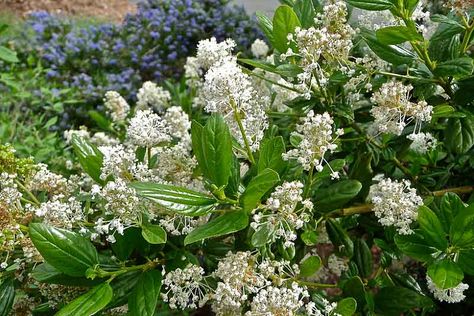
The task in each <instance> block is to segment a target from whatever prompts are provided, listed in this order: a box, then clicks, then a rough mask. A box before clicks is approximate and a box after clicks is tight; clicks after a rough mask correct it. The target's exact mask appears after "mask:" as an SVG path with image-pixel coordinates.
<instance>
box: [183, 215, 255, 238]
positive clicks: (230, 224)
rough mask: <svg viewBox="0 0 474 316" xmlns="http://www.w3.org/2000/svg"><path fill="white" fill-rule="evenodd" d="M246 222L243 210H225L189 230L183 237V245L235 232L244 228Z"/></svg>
mask: <svg viewBox="0 0 474 316" xmlns="http://www.w3.org/2000/svg"><path fill="white" fill-rule="evenodd" d="M248 224H249V216H248V215H247V213H246V212H245V211H231V212H227V213H225V214H224V215H221V216H219V217H216V218H214V219H212V220H210V221H209V222H208V223H206V224H204V225H202V226H199V227H197V228H196V229H194V230H193V231H192V232H190V233H189V234H188V235H187V236H186V238H185V239H184V245H185V246H186V245H189V244H192V243H195V242H197V241H201V240H204V239H208V238H212V237H219V236H224V235H228V234H231V233H235V232H238V231H240V230H242V229H244V228H246V227H247V226H248Z"/></svg>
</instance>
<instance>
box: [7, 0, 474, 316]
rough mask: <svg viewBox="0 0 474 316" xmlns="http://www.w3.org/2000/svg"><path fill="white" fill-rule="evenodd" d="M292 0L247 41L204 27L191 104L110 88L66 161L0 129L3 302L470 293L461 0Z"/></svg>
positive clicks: (324, 302)
mask: <svg viewBox="0 0 474 316" xmlns="http://www.w3.org/2000/svg"><path fill="white" fill-rule="evenodd" d="M286 2H288V4H292V6H289V5H282V6H280V7H278V8H277V10H276V12H275V15H274V17H273V20H270V19H269V18H267V17H265V16H262V15H260V16H259V22H260V25H261V27H262V30H263V31H264V33H265V34H266V37H267V40H268V42H269V43H271V47H269V46H267V45H266V44H264V42H262V41H256V42H255V43H254V44H253V45H252V52H253V55H254V56H255V59H244V58H238V57H240V56H239V55H236V54H235V47H236V43H235V42H234V41H233V40H231V39H227V40H224V41H219V40H217V39H215V38H210V39H207V40H202V41H200V42H199V44H198V45H197V52H196V54H195V56H190V57H188V58H187V60H186V65H185V77H186V84H187V86H186V93H187V95H188V96H192V103H191V104H186V106H184V104H183V107H180V106H176V105H172V104H171V102H170V100H171V98H172V97H171V94H170V93H169V92H167V91H166V90H164V89H163V88H161V87H159V86H158V85H156V84H154V83H152V82H145V83H144V84H143V86H142V88H141V89H139V91H138V92H137V94H136V95H137V100H136V102H134V103H131V102H130V103H128V102H127V100H126V99H125V98H123V97H122V96H121V95H120V93H118V92H116V91H109V92H107V93H106V94H105V97H104V100H103V103H104V108H105V109H106V112H107V117H101V118H100V121H101V124H100V126H101V128H102V130H100V131H98V130H87V129H86V128H82V129H79V130H69V131H66V132H65V135H64V137H65V139H66V141H67V142H68V143H69V144H70V145H71V146H72V148H73V149H74V153H75V160H74V161H70V162H68V163H67V166H66V167H67V168H68V169H69V174H71V175H69V176H64V175H61V174H57V173H53V172H51V171H50V170H49V169H48V167H47V166H46V165H44V164H39V165H35V164H34V163H33V161H32V160H30V159H20V158H18V157H16V156H15V153H14V150H13V149H12V148H11V147H10V146H2V147H0V162H1V163H0V173H1V178H2V179H1V182H0V220H1V223H2V225H1V227H2V232H1V234H0V245H1V247H2V253H1V256H2V257H1V258H0V261H1V262H2V263H1V268H2V269H3V270H1V275H0V276H1V280H2V282H1V285H0V297H1V298H2V300H1V305H0V307H1V308H2V309H1V310H0V311H2V313H3V314H8V313H10V310H12V313H13V314H22V313H28V312H31V311H33V312H35V313H37V312H38V313H39V312H45V313H53V312H56V311H57V314H56V315H92V314H96V313H99V312H101V313H103V314H105V315H125V314H128V315H154V314H155V312H156V311H157V310H159V311H160V313H163V314H173V313H178V314H179V315H182V314H184V313H187V312H193V311H196V310H200V312H202V313H204V314H216V315H318V316H319V315H342V316H345V315H354V314H357V315H375V314H378V315H402V314H420V315H427V314H438V315H444V314H459V315H462V314H465V312H470V311H472V308H473V306H472V300H470V299H466V297H470V298H471V297H472V294H471V293H472V292H471V291H472V275H474V270H473V267H472V262H474V238H473V236H474V203H473V196H474V195H473V191H474V186H473V183H472V179H471V178H472V177H470V176H469V175H472V174H473V166H474V161H473V158H472V157H473V155H472V153H473V147H474V130H473V128H474V124H473V123H472V122H473V113H472V109H471V108H470V107H472V105H473V101H474V97H473V95H472V89H470V88H472V85H473V75H472V73H473V67H474V66H473V60H472V57H471V52H472V42H473V41H472V37H473V33H474V18H473V16H474V10H472V8H471V7H469V6H468V5H467V3H468V2H465V1H449V2H447V3H446V6H447V8H449V9H450V12H449V14H447V15H437V16H433V17H431V20H430V19H428V15H429V14H428V11H427V9H426V4H425V2H423V1H408V0H406V1H392V0H374V1H366V0H348V1H347V3H346V2H344V1H340V0H329V1H327V2H325V3H324V4H322V5H317V4H318V3H317V2H314V1H311V0H308V1H304V0H303V1H296V2H295V3H294V5H293V3H292V2H289V1H286ZM348 5H350V6H353V7H355V8H359V9H362V10H368V11H369V13H368V14H364V15H363V16H361V17H359V19H360V21H359V24H356V25H351V24H350V23H348ZM373 12H376V13H377V15H378V16H382V15H385V14H387V15H388V13H390V19H388V20H386V21H385V20H383V21H379V23H380V25H376V24H375V23H368V24H367V21H369V20H370V19H371V18H373V17H374V14H373ZM364 21H365V22H364ZM364 23H365V24H364ZM362 25H365V26H371V27H375V29H369V28H367V27H363V26H362ZM269 53H271V55H268V54H269ZM181 92H182V91H181ZM455 303H456V304H455Z"/></svg>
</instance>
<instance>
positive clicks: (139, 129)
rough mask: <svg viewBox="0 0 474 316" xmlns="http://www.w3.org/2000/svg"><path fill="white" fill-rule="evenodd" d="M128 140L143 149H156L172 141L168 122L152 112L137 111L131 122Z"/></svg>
mask: <svg viewBox="0 0 474 316" xmlns="http://www.w3.org/2000/svg"><path fill="white" fill-rule="evenodd" d="M127 138H128V139H129V141H130V142H131V143H132V144H134V145H136V146H142V147H154V146H157V145H159V144H161V143H165V142H169V141H171V136H170V131H169V129H168V127H167V126H166V122H165V121H164V120H163V119H162V118H161V117H160V116H159V115H158V114H156V113H153V112H152V111H151V110H140V111H137V113H136V114H135V116H134V117H132V119H131V120H130V125H129V126H128V129H127Z"/></svg>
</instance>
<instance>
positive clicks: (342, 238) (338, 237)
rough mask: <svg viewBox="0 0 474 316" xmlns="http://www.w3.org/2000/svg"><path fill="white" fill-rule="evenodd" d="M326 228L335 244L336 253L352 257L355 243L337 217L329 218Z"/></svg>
mask: <svg viewBox="0 0 474 316" xmlns="http://www.w3.org/2000/svg"><path fill="white" fill-rule="evenodd" d="M326 230H327V232H328V236H329V239H331V241H332V243H333V244H334V246H335V251H336V253H339V254H341V255H344V256H347V257H352V255H353V253H354V243H353V242H352V240H351V238H350V237H349V235H348V234H347V232H346V231H345V230H344V229H343V228H342V227H341V225H340V224H339V223H338V222H337V221H336V220H335V219H332V218H329V219H328V220H327V221H326Z"/></svg>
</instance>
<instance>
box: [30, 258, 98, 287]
mask: <svg viewBox="0 0 474 316" xmlns="http://www.w3.org/2000/svg"><path fill="white" fill-rule="evenodd" d="M31 276H32V277H33V278H34V279H35V280H36V281H38V282H41V283H48V284H61V285H66V286H81V287H90V286H94V285H97V284H99V283H101V282H102V280H100V279H94V280H91V279H86V278H85V277H71V276H68V275H66V274H64V273H62V272H61V271H59V270H58V269H56V268H55V267H53V266H52V265H50V264H49V263H47V262H44V263H41V264H39V265H37V266H35V268H34V269H33V271H32V272H31Z"/></svg>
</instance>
